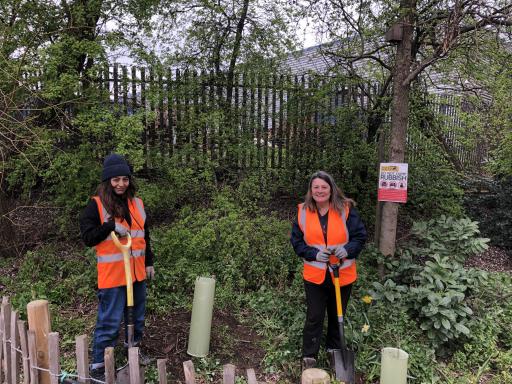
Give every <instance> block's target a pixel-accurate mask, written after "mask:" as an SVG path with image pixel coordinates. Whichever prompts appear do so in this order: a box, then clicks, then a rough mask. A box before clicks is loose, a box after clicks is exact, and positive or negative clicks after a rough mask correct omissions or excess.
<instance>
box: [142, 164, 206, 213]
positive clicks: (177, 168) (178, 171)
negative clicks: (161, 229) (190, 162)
mask: <svg viewBox="0 0 512 384" xmlns="http://www.w3.org/2000/svg"><path fill="white" fill-rule="evenodd" d="M153 166H154V169H153V171H152V175H151V178H150V179H140V180H139V182H138V187H139V191H138V194H139V196H140V197H141V198H142V200H143V201H144V204H145V206H146V207H147V210H148V212H149V213H150V216H151V217H153V218H154V217H160V218H164V217H165V219H166V221H168V219H169V218H174V217H176V216H177V213H178V212H176V210H178V209H180V208H181V207H183V206H185V205H189V204H195V205H201V204H205V203H206V202H208V201H209V200H210V199H211V196H212V195H213V193H214V190H215V180H214V178H215V174H214V171H213V169H212V167H211V166H210V165H207V166H205V167H204V168H203V169H202V170H197V169H194V168H192V167H187V166H184V165H183V164H182V163H181V161H180V159H178V158H176V157H175V158H171V159H165V160H164V159H162V160H161V161H159V162H154V164H153Z"/></svg>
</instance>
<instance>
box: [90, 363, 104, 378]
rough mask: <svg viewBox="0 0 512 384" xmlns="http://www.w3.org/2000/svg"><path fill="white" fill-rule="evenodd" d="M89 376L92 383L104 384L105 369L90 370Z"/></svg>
mask: <svg viewBox="0 0 512 384" xmlns="http://www.w3.org/2000/svg"><path fill="white" fill-rule="evenodd" d="M89 376H90V377H91V379H92V381H93V382H95V381H98V382H99V381H101V382H105V367H99V368H94V369H91V370H90V372H89Z"/></svg>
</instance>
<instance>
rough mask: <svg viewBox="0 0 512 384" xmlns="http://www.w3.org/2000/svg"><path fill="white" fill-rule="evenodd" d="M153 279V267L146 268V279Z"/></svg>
mask: <svg viewBox="0 0 512 384" xmlns="http://www.w3.org/2000/svg"><path fill="white" fill-rule="evenodd" d="M154 278H155V267H153V266H151V267H146V279H148V280H153V279H154Z"/></svg>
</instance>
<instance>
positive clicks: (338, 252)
mask: <svg viewBox="0 0 512 384" xmlns="http://www.w3.org/2000/svg"><path fill="white" fill-rule="evenodd" d="M331 251H332V253H334V256H336V257H337V258H338V259H339V260H341V259H344V258H346V257H347V250H346V249H345V247H344V246H343V245H338V246H337V247H333V248H332V249H331Z"/></svg>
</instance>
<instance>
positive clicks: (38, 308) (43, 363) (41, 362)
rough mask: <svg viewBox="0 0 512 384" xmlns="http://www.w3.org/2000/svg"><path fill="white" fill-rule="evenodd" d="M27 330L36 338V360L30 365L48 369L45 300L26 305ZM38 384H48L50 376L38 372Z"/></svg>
mask: <svg viewBox="0 0 512 384" xmlns="http://www.w3.org/2000/svg"><path fill="white" fill-rule="evenodd" d="M27 317H28V329H29V330H31V331H34V334H35V337H36V339H35V340H36V355H35V357H36V359H37V361H32V365H35V366H37V367H39V368H43V369H48V368H49V363H48V335H49V334H50V332H51V328H50V327H51V323H50V311H49V309H48V301H47V300H34V301H31V302H30V303H28V304H27ZM38 374H39V378H38V381H39V383H40V384H50V375H49V374H48V372H46V371H41V370H38Z"/></svg>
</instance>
